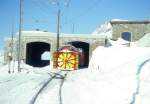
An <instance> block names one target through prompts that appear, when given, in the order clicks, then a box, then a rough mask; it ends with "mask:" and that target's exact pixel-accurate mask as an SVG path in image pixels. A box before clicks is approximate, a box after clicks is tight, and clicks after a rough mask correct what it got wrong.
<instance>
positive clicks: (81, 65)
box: [68, 41, 89, 68]
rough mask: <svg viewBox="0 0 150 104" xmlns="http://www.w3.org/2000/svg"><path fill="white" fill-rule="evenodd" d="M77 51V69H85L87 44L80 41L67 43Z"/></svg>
mask: <svg viewBox="0 0 150 104" xmlns="http://www.w3.org/2000/svg"><path fill="white" fill-rule="evenodd" d="M68 44H71V45H73V46H74V47H76V48H77V49H78V50H79V54H80V53H82V54H80V55H79V57H80V58H79V68H86V67H88V65H89V43H86V42H82V41H73V42H68Z"/></svg>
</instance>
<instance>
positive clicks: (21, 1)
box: [18, 0, 23, 72]
mask: <svg viewBox="0 0 150 104" xmlns="http://www.w3.org/2000/svg"><path fill="white" fill-rule="evenodd" d="M22 15H23V0H20V18H19V37H18V72H21V68H20V63H21V59H20V57H21V35H22V22H23V21H22V20H23V19H22V17H23V16H22Z"/></svg>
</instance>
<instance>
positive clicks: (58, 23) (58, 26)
mask: <svg viewBox="0 0 150 104" xmlns="http://www.w3.org/2000/svg"><path fill="white" fill-rule="evenodd" d="M59 29H60V9H58V13H57V51H58V49H59V37H60V30H59Z"/></svg>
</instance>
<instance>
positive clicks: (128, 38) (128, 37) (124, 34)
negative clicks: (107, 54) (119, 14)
mask: <svg viewBox="0 0 150 104" xmlns="http://www.w3.org/2000/svg"><path fill="white" fill-rule="evenodd" d="M121 38H122V39H124V40H126V41H129V42H131V33H130V32H122V34H121Z"/></svg>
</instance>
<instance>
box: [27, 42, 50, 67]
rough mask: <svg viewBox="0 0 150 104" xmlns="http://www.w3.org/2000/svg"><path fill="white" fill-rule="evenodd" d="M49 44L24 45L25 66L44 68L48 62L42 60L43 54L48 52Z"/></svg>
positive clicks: (31, 43) (32, 43)
mask: <svg viewBox="0 0 150 104" xmlns="http://www.w3.org/2000/svg"><path fill="white" fill-rule="evenodd" d="M50 48H51V46H50V44H48V43H45V42H30V43H27V44H26V64H29V65H31V66H34V67H44V66H47V65H49V64H50V60H42V59H41V56H42V54H43V53H44V52H47V51H49V52H50Z"/></svg>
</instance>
